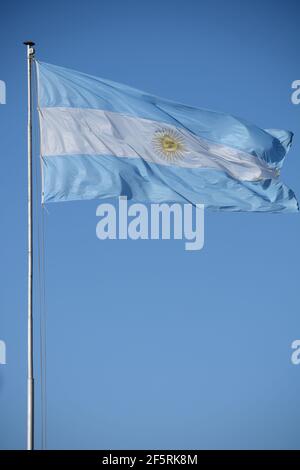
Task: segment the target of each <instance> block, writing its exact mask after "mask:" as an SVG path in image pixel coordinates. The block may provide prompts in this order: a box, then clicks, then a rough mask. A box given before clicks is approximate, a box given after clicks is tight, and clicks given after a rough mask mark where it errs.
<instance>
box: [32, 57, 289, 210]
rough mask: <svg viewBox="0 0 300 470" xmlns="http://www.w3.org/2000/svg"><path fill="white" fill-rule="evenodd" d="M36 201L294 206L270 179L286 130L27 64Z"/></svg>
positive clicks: (230, 207) (263, 207)
mask: <svg viewBox="0 0 300 470" xmlns="http://www.w3.org/2000/svg"><path fill="white" fill-rule="evenodd" d="M37 71H38V106H39V114H40V131H41V158H42V177H43V199H44V201H45V202H51V201H70V200H84V199H94V198H107V197H115V196H120V195H126V196H127V197H128V198H132V199H134V200H137V201H149V202H171V201H183V202H187V201H188V202H191V203H193V204H197V203H198V204H199V203H202V204H204V205H205V206H206V207H208V208H211V209H215V210H230V211H272V212H279V211H296V210H298V204H297V201H296V199H295V196H294V193H293V192H292V191H291V190H290V189H288V188H287V187H286V186H285V185H284V184H283V183H282V182H280V180H279V170H280V168H281V166H282V163H283V161H284V158H285V155H286V153H287V151H288V150H289V148H290V145H291V141H292V133H291V132H288V131H283V130H277V129H260V128H258V127H256V126H254V125H253V124H250V123H248V122H246V121H244V120H243V119H240V118H236V117H234V116H230V115H227V114H222V113H218V112H214V111H208V110H204V109H197V108H193V107H190V106H185V105H182V104H178V103H174V102H172V101H168V100H165V99H162V98H158V97H156V96H151V95H149V94H147V93H144V92H142V91H139V90H136V89H134V88H130V87H128V86H126V85H122V84H119V83H115V82H111V81H108V80H104V79H101V78H96V77H93V76H90V75H87V74H84V73H80V72H75V71H73V70H69V69H66V68H63V67H58V66H55V65H50V64H45V63H41V62H38V63H37Z"/></svg>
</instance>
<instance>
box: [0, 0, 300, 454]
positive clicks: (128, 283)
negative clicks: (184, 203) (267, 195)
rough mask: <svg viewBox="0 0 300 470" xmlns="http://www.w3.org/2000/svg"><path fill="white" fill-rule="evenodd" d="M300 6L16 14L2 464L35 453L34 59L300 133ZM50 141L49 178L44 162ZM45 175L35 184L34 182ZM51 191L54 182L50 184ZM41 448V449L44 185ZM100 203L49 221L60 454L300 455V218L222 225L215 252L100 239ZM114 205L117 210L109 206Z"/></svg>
mask: <svg viewBox="0 0 300 470" xmlns="http://www.w3.org/2000/svg"><path fill="white" fill-rule="evenodd" d="M299 13H300V6H299V3H298V2H297V1H296V0H286V1H284V2H273V1H271V0H260V1H258V0H251V1H250V0H245V1H243V2H240V1H235V0H227V1H226V2H223V1H221V0H210V1H208V0H199V1H196V0H184V1H183V0H164V1H162V0H160V1H158V0H145V1H142V2H141V1H135V0H128V1H121V0H109V1H108V0H98V1H95V0H87V1H85V2H79V1H76V0H75V1H66V0H60V1H58V0H53V1H52V2H38V1H36V0H33V1H32V2H30V5H29V4H28V5H27V4H26V3H24V2H17V1H15V0H12V1H10V2H5V3H4V4H2V5H1V10H0V49H1V58H2V60H1V65H0V80H3V81H5V83H6V87H7V97H6V100H7V103H6V104H5V105H0V137H1V139H0V158H1V172H0V182H1V184H0V193H1V198H0V201H1V202H0V204H1V231H0V242H1V243H0V259H1V268H0V286H1V287H0V293H1V295H0V340H3V341H5V343H6V348H7V364H6V365H1V364H0V448H1V449H22V448H25V446H26V359H27V357H26V340H27V336H26V334H27V332H26V328H27V324H26V321H27V297H26V296H27V258H26V249H27V199H26V198H27V153H26V152H27V150H26V149H27V148H26V137H27V135H26V112H27V108H26V103H27V101H26V100H27V97H26V87H27V83H26V79H27V77H26V51H25V47H24V46H23V45H22V42H23V41H25V40H33V41H35V42H36V56H37V58H38V59H39V60H41V61H44V62H49V63H53V64H56V65H61V66H64V67H69V68H73V69H75V70H79V71H83V72H86V73H89V74H92V75H96V76H100V77H103V78H107V79H110V80H113V81H117V82H122V83H125V84H128V85H131V86H133V87H136V88H139V89H142V90H146V91H148V92H149V93H151V94H155V95H159V96H163V97H165V98H168V99H171V100H174V101H178V102H182V103H186V104H189V105H192V106H196V107H204V108H209V109H214V110H219V111H224V112H227V113H232V114H235V115H237V116H241V117H243V118H245V119H247V120H248V121H250V122H254V123H255V124H256V125H258V126H260V127H262V128H283V129H289V130H291V131H293V132H294V133H295V138H294V144H293V147H292V149H291V151H290V153H289V155H288V157H287V160H286V162H285V166H284V169H283V171H282V180H283V181H284V182H285V183H286V184H287V185H288V186H289V187H291V188H292V189H293V190H294V191H295V193H296V195H297V196H298V198H300V181H299V171H300V159H299V153H300V105H298V106H297V105H294V104H292V102H291V94H292V89H291V84H292V82H293V81H294V80H297V79H300V69H299V60H298V44H299V39H300V32H299V24H298V23H299ZM36 124H37V123H36V121H35V125H34V129H35V130H34V135H35V139H34V142H35V145H34V165H35V168H37V169H38V158H39V148H38V139H37V128H36ZM34 174H35V173H34ZM36 179H37V181H36ZM34 189H35V190H34V193H35V218H34V220H35V255H36V257H35V274H36V277H35V302H34V307H35V308H34V321H35V325H36V328H35V376H36V439H35V444H36V447H37V448H41V445H42V440H41V400H40V395H41V393H40V389H41V377H40V339H39V338H40V336H39V326H40V308H39V302H38V296H37V292H38V285H37V278H38V262H37V260H38V258H37V237H36V234H37V228H36V227H37V221H38V220H39V219H38V215H39V214H40V208H39V200H40V195H39V184H38V176H37V178H36V177H35V188H34ZM100 202H101V201H99V200H98V201H96V200H94V201H86V202H68V203H53V204H48V205H47V207H46V211H45V212H44V222H45V302H46V318H47V328H46V330H47V351H46V353H47V439H46V440H47V442H46V444H47V448H49V449H232V448H234V449H292V448H294V449H295V448H296V449H299V448H300V406H299V387H300V365H298V366H296V365H293V364H292V362H291V354H292V349H291V343H292V342H293V341H294V340H296V339H300V317H299V303H300V301H299V290H298V289H299V287H298V286H299V261H300V251H299V235H300V219H299V214H297V213H296V214H255V213H218V212H208V211H206V213H205V244H204V248H203V249H202V250H201V251H192V252H188V251H185V250H184V247H183V242H182V241H178V240H155V241H153V240H138V241H133V240H106V241H100V240H99V239H98V238H97V237H96V224H97V221H98V218H97V217H96V209H97V206H98V205H99V203H100ZM110 202H112V203H113V202H114V201H110Z"/></svg>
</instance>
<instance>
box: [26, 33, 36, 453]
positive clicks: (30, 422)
mask: <svg viewBox="0 0 300 470" xmlns="http://www.w3.org/2000/svg"><path fill="white" fill-rule="evenodd" d="M24 44H25V45H26V47H27V87H28V95H27V99H28V111H27V112H28V114H27V116H28V117H27V124H28V128H27V138H28V141H27V151H28V157H27V165H28V169H27V171H28V199H27V202H28V318H27V354H28V356H27V450H33V449H34V380H33V317H32V269H33V262H32V242H33V234H32V61H33V58H34V52H35V51H34V48H33V46H34V42H31V41H26V42H24Z"/></svg>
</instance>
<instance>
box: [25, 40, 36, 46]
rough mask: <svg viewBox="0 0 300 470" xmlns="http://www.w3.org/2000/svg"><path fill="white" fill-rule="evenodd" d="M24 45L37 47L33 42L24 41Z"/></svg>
mask: <svg viewBox="0 0 300 470" xmlns="http://www.w3.org/2000/svg"><path fill="white" fill-rule="evenodd" d="M23 44H25V46H30V47H32V46H35V42H32V41H24V42H23Z"/></svg>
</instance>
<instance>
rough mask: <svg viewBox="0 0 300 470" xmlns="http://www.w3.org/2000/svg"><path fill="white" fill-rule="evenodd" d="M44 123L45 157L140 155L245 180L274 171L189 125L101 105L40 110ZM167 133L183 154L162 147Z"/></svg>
mask: <svg viewBox="0 0 300 470" xmlns="http://www.w3.org/2000/svg"><path fill="white" fill-rule="evenodd" d="M40 122H41V153H42V155H43V156H63V155H113V156H116V157H131V158H142V159H143V160H146V161H147V162H151V163H158V164H160V165H176V166H177V167H184V168H211V169H217V170H222V171H225V172H227V173H229V174H230V175H231V176H233V177H234V178H236V179H239V180H245V181H255V180H259V179H264V178H274V177H275V176H276V175H275V173H274V170H271V169H269V168H268V167H267V166H266V165H265V164H264V162H262V161H261V160H259V159H258V158H257V157H254V156H253V155H250V154H247V153H245V152H242V151H240V150H237V149H234V148H230V147H227V146H224V145H221V144H216V143H212V142H209V141H205V140H203V139H200V138H199V137H197V136H195V135H194V134H192V133H190V132H189V131H187V130H186V129H182V128H177V127H175V126H171V125H169V124H165V123H160V122H157V121H151V120H149V119H142V118H136V117H129V116H125V115H122V114H119V113H114V112H109V111H103V110H98V109H84V108H59V107H54V108H42V109H40ZM164 133H165V134H168V133H171V134H172V133H173V136H175V138H177V139H178V140H179V141H180V142H181V143H182V145H181V146H182V152H181V155H179V158H174V159H170V158H168V157H165V156H164V152H163V151H162V150H161V151H160V150H159V146H160V139H159V136H161V135H163V134H164ZM179 153H180V152H179ZM177 157H178V155H177Z"/></svg>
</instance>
